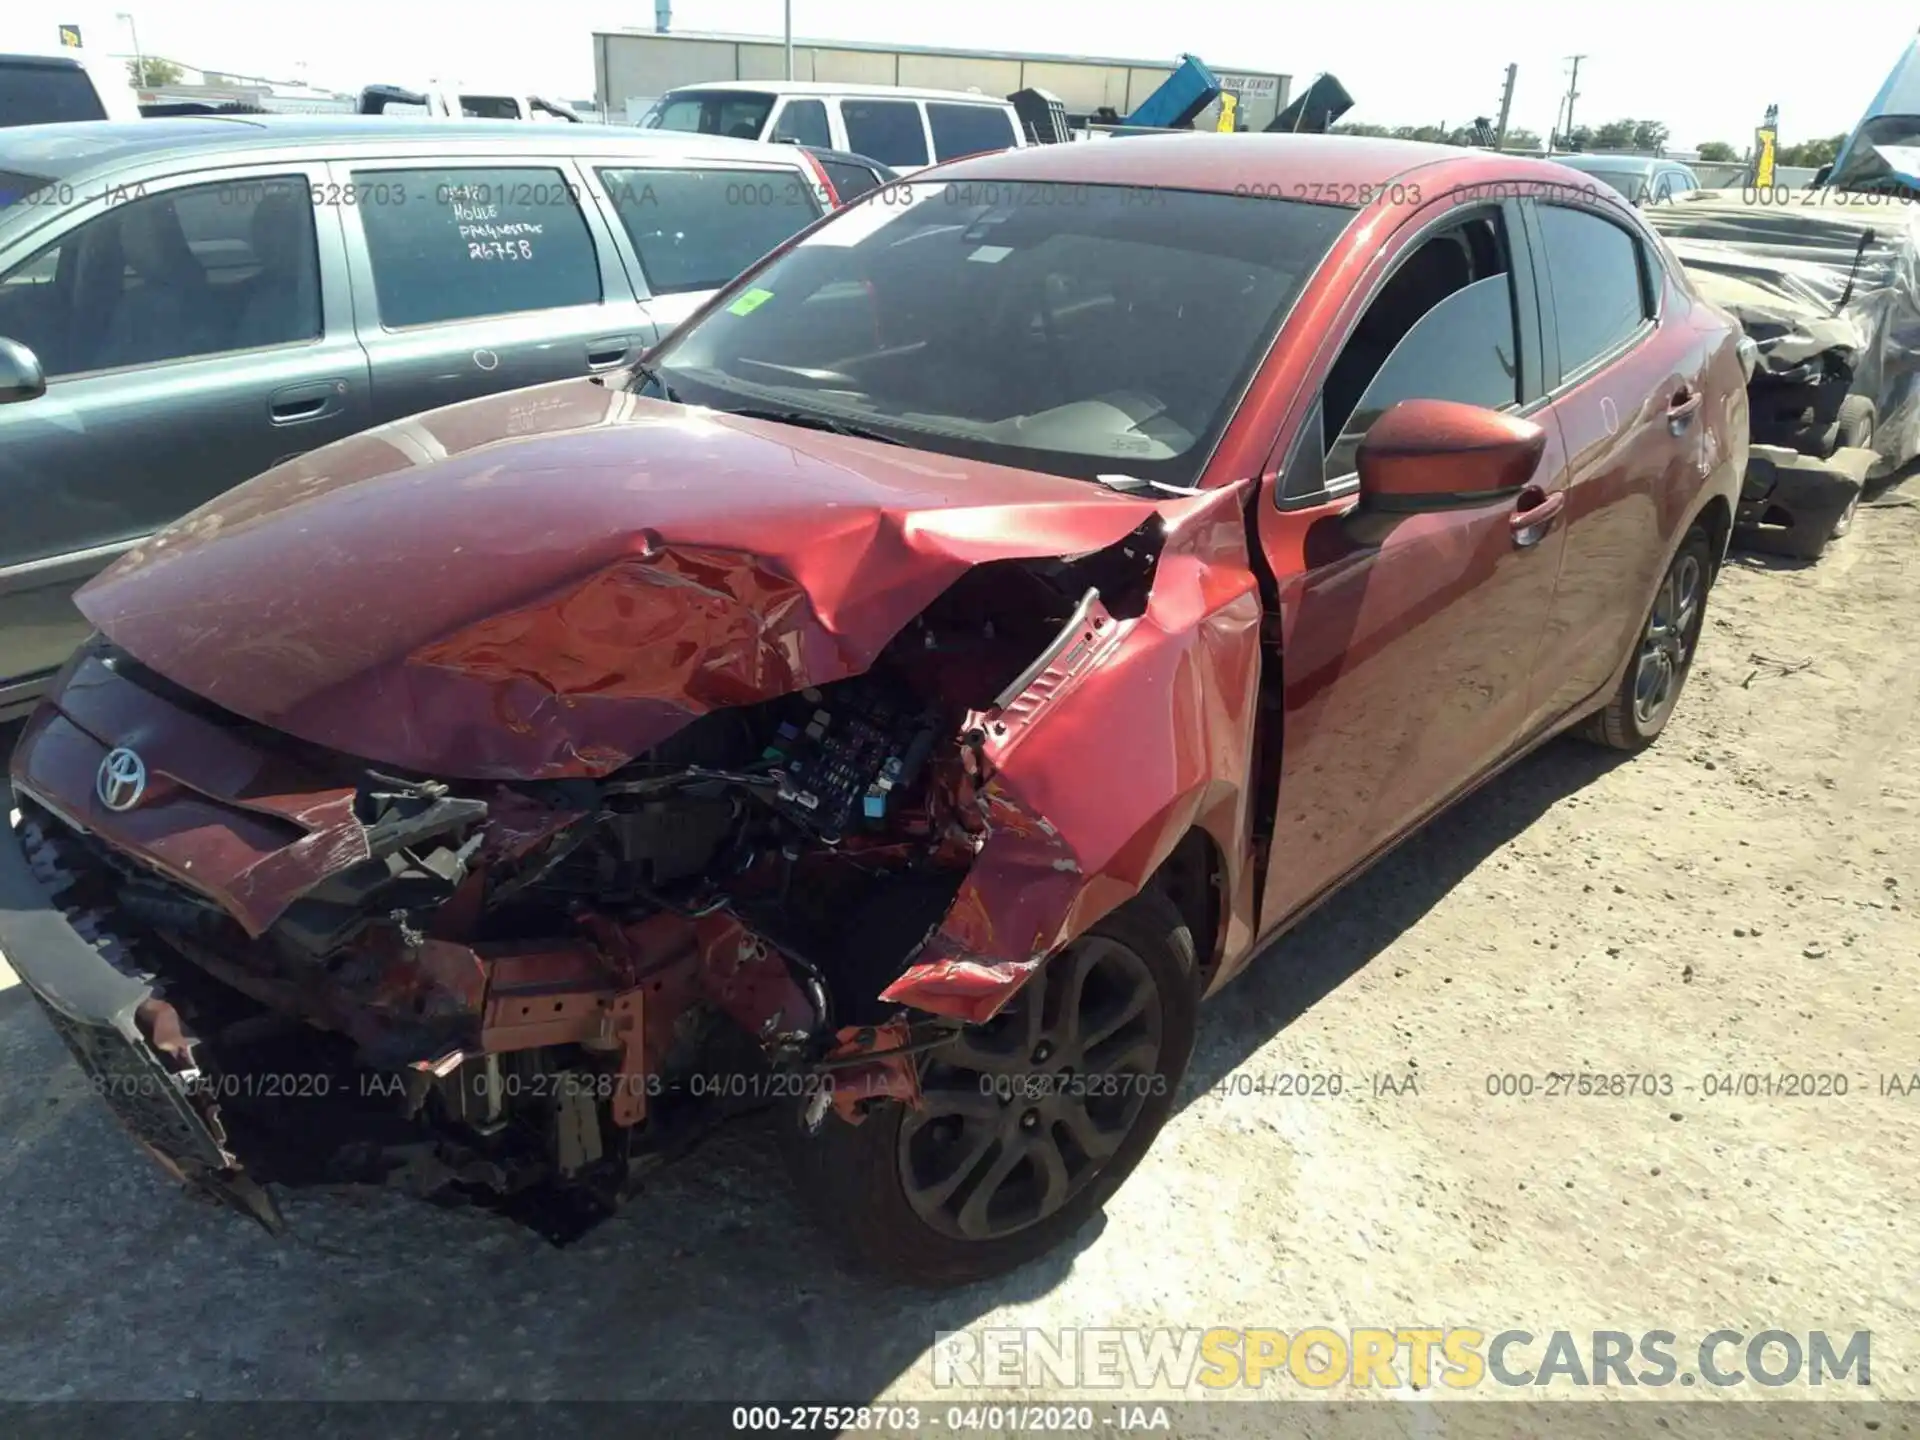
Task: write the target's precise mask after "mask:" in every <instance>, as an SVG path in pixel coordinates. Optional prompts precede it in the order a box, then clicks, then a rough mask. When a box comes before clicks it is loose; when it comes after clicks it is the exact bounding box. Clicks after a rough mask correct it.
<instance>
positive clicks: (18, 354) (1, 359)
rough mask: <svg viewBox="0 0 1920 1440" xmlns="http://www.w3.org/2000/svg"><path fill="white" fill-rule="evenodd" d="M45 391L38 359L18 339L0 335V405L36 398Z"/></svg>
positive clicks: (45, 379)
mask: <svg viewBox="0 0 1920 1440" xmlns="http://www.w3.org/2000/svg"><path fill="white" fill-rule="evenodd" d="M46 393H47V377H46V375H45V373H44V372H43V371H42V370H41V369H40V359H39V357H38V356H36V355H35V354H34V353H33V351H31V350H29V349H28V348H27V347H26V346H24V345H22V344H21V343H20V342H19V341H18V340H8V339H7V338H5V337H4V336H0V405H11V404H12V403H13V402H14V401H16V400H37V399H39V398H40V397H41V396H42V395H44V394H46Z"/></svg>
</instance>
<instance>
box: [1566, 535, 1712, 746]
mask: <svg viewBox="0 0 1920 1440" xmlns="http://www.w3.org/2000/svg"><path fill="white" fill-rule="evenodd" d="M1712 583H1713V544H1712V541H1711V540H1709V539H1708V537H1707V532H1706V530H1705V528H1703V527H1702V526H1700V525H1695V526H1694V527H1693V528H1692V529H1691V530H1689V531H1688V532H1687V535H1686V538H1685V539H1684V540H1682V541H1681V542H1680V549H1679V550H1678V552H1676V553H1675V555H1674V557H1673V563H1672V564H1671V565H1669V566H1668V567H1667V573H1666V575H1665V576H1663V577H1662V578H1661V581H1660V589H1659V591H1658V592H1657V593H1656V594H1655V595H1654V598H1653V604H1652V605H1651V606H1650V607H1649V608H1648V610H1647V618H1646V620H1645V622H1644V623H1643V624H1642V625H1641V627H1640V638H1639V640H1638V641H1637V642H1636V644H1635V646H1634V653H1633V658H1632V660H1631V661H1629V663H1628V665H1627V673H1626V675H1625V676H1623V677H1622V678H1621V681H1620V688H1619V689H1618V690H1616V691H1615V692H1614V694H1613V698H1612V699H1611V700H1609V701H1608V702H1607V705H1606V708H1605V709H1603V710H1600V711H1599V712H1597V713H1596V714H1594V715H1593V716H1592V717H1590V718H1589V719H1587V720H1586V721H1584V722H1583V723H1582V724H1581V725H1580V726H1579V728H1578V729H1576V730H1575V731H1574V733H1575V734H1576V735H1578V736H1579V737H1580V738H1581V739H1583V740H1590V741H1592V742H1593V743H1594V744H1596V745H1605V746H1607V747H1609V748H1610V749H1614V750H1627V751H1633V750H1644V749H1645V748H1646V747H1647V746H1649V745H1651V744H1652V743H1653V742H1654V741H1655V740H1656V739H1658V738H1659V735H1660V732H1661V731H1662V730H1664V729H1666V728H1667V721H1668V720H1669V719H1671V718H1672V716H1673V711H1674V707H1675V706H1676V705H1677V704H1678V703H1679V701H1680V691H1681V689H1682V687H1683V686H1685V685H1686V683H1687V675H1688V673H1689V672H1690V671H1691V670H1692V669H1693V657H1694V652H1695V650H1696V649H1697V648H1698V647H1699V644H1700V631H1701V628H1702V626H1703V625H1704V624H1705V623H1706V612H1707V591H1708V589H1709V588H1710V587H1711V585H1712Z"/></svg>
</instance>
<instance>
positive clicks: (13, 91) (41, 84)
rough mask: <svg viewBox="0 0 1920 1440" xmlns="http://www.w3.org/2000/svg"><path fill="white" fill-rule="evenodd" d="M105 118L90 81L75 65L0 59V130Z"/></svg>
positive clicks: (104, 110) (104, 112) (85, 73)
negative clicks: (64, 121) (40, 63)
mask: <svg viewBox="0 0 1920 1440" xmlns="http://www.w3.org/2000/svg"><path fill="white" fill-rule="evenodd" d="M106 118H107V112H106V109H105V108H104V107H103V106H102V105H101V104H100V96H99V94H98V93H97V92H96V91H95V90H94V88H93V80H92V79H91V77H89V76H88V74H87V72H86V71H84V70H82V69H81V68H80V67H79V66H78V65H66V64H45V65H35V64H32V63H26V62H21V61H17V60H0V127H5V126H8V125H53V124H57V123H59V122H60V121H63V120H104V119H106Z"/></svg>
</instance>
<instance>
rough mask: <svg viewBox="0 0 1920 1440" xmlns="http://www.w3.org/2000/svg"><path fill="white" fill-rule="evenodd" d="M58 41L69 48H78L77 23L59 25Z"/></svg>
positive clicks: (78, 29)
mask: <svg viewBox="0 0 1920 1440" xmlns="http://www.w3.org/2000/svg"><path fill="white" fill-rule="evenodd" d="M60 43H61V44H62V45H64V46H66V47H67V49H69V50H78V49H79V48H80V27H79V26H78V25H62V26H61V27H60Z"/></svg>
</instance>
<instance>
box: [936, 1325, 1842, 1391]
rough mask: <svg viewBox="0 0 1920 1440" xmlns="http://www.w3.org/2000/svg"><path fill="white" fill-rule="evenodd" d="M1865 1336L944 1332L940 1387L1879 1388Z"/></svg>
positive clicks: (1414, 1329)
mask: <svg viewBox="0 0 1920 1440" xmlns="http://www.w3.org/2000/svg"><path fill="white" fill-rule="evenodd" d="M1872 1352H1873V1333H1872V1332H1871V1331H1868V1330H1853V1331H1835V1332H1832V1333H1829V1332H1828V1331H1825V1330H1810V1331H1807V1332H1805V1333H1804V1334H1801V1333H1796V1332H1794V1331H1789V1330H1761V1331H1757V1332H1755V1333H1753V1334H1751V1335H1749V1334H1747V1333H1746V1332H1744V1331H1740V1330H1714V1331H1711V1332H1709V1333H1708V1334H1706V1335H1704V1336H1701V1337H1700V1338H1699V1339H1697V1340H1684V1341H1683V1340H1682V1339H1680V1338H1679V1337H1678V1336H1676V1335H1675V1334H1674V1333H1673V1332H1672V1331H1670V1330H1646V1331H1640V1332H1633V1331H1627V1330H1593V1331H1581V1332H1576V1331H1571V1330H1553V1331H1548V1332H1545V1333H1542V1334H1535V1333H1534V1332H1532V1331H1530V1330H1519V1329H1513V1330H1499V1331H1492V1332H1489V1331H1486V1330H1474V1329H1468V1328H1466V1327H1464V1326H1439V1325H1432V1326H1395V1327H1392V1328H1386V1327H1379V1328H1373V1327H1363V1328H1356V1329H1350V1330H1335V1329H1332V1328H1329V1327H1325V1326H1316V1327H1312V1328H1309V1329H1305V1330H1294V1331H1287V1330H1268V1329H1260V1328H1253V1329H1228V1328H1225V1327H1215V1328H1213V1329H1205V1330H1203V1329H1198V1328H1171V1327H1107V1328H1097V1329H1095V1328H1062V1329H1053V1330H1045V1329H1037V1328H1013V1327H1008V1328H986V1327H982V1328H980V1329H974V1330H942V1331H939V1332H937V1334H936V1335H935V1338H934V1346H933V1350H932V1352H931V1353H930V1355H929V1356H928V1363H929V1365H930V1366H931V1367H932V1370H933V1384H934V1386H935V1388H936V1389H967V1390H981V1389H987V1390H991V1389H999V1388H1005V1389H1023V1390H1032V1389H1037V1388H1040V1387H1043V1386H1051V1387H1057V1388H1059V1389H1062V1390H1068V1391H1073V1390H1082V1389H1088V1390H1131V1391H1160V1390H1167V1389H1173V1390H1180V1391H1186V1390H1190V1389H1191V1388H1192V1387H1194V1386H1198V1387H1200V1389H1201V1390H1202V1391H1227V1390H1236V1389H1250V1390H1258V1389H1261V1388H1262V1387H1265V1386H1272V1387H1274V1388H1276V1389H1285V1388H1289V1387H1294V1386H1298V1387H1304V1388H1305V1389H1307V1390H1330V1389H1332V1388H1334V1387H1336V1386H1341V1385H1348V1386H1351V1387H1352V1388H1354V1389H1359V1390H1422V1391H1423V1390H1427V1389H1429V1388H1430V1387H1438V1388H1439V1389H1440V1390H1442V1391H1443V1392H1444V1391H1446V1390H1456V1391H1469V1390H1484V1389H1486V1388H1487V1387H1489V1386H1498V1387H1515V1388H1518V1387H1525V1388H1528V1389H1532V1390H1536V1391H1537V1390H1539V1389H1540V1388H1542V1387H1545V1388H1549V1389H1556V1388H1580V1387H1611V1386H1622V1387H1641V1386H1650V1387H1654V1388H1659V1387H1665V1386H1699V1385H1704V1386H1708V1387H1710V1388H1713V1389H1722V1390H1724V1389H1728V1388H1731V1387H1734V1386H1759V1387H1761V1388H1762V1389H1764V1390H1772V1391H1778V1390H1780V1389H1781V1388H1782V1387H1786V1386H1824V1385H1850V1386H1864V1385H1869V1384H1871V1383H1872V1379H1871V1377H1872Z"/></svg>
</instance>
